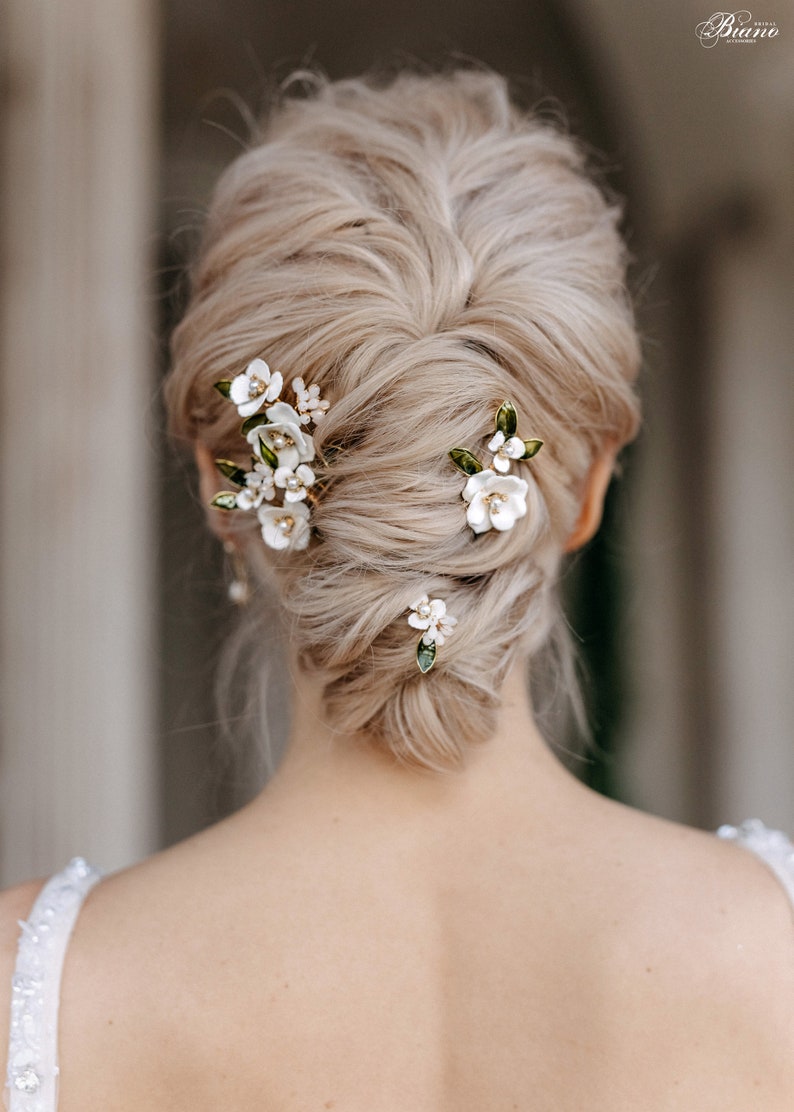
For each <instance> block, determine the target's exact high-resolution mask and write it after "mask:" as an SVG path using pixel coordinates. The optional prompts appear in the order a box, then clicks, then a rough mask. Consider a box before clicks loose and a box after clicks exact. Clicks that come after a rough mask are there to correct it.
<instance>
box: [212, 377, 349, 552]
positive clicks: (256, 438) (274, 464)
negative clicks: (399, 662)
mask: <svg viewBox="0 0 794 1112" xmlns="http://www.w3.org/2000/svg"><path fill="white" fill-rule="evenodd" d="M215 387H216V389H217V390H218V391H219V392H220V393H221V394H223V396H224V397H225V398H228V399H229V401H231V402H232V403H233V404H234V405H236V406H237V412H238V413H239V414H240V416H241V417H243V418H245V421H244V424H243V427H242V432H243V435H244V436H245V438H246V440H247V441H248V443H249V444H250V445H251V453H252V458H251V470H250V471H245V470H244V469H243V468H241V467H238V466H237V465H236V464H234V463H232V462H231V461H229V460H222V459H221V460H216V461H215V463H216V464H217V466H218V468H219V470H220V471H222V472H223V474H224V475H225V476H226V477H227V478H228V479H231V481H232V482H233V483H234V484H235V486H237V487H238V488H239V489H238V490H237V491H236V492H232V491H221V492H220V493H219V494H216V495H215V497H214V498H213V499H212V505H213V506H217V507H218V508H219V509H224V510H246V511H249V512H250V511H255V512H256V515H257V517H258V519H259V523H260V525H261V528H262V538H263V540H264V542H265V544H267V545H269V546H270V548H277V549H302V548H306V546H307V545H308V543H309V537H310V535H311V534H310V525H309V517H310V514H309V507H308V505H307V499H309V498H310V497H311V496H312V493H313V492H312V490H311V488H312V487H313V486H314V483H315V479H316V476H315V474H314V471H312V469H311V467H310V466H309V464H310V463H313V462H314V460H315V451H314V441H313V440H312V437H311V436H310V434H309V433H308V432H306V431H305V426H307V425H308V424H310V423H313V424H315V425H316V424H317V423H318V422H319V421H321V420H322V418H323V417H324V416H325V414H326V413H327V412H328V408H329V405H330V403H329V402H327V401H325V400H323V399H322V398H321V397H320V388H319V387H318V386H308V387H307V386H306V384H305V383H304V381H303V379H302V378H294V379H293V380H292V390H293V393H294V394H295V405H294V406H292V405H289V403H287V402H285V401H281V400H280V394H281V391H282V389H283V387H284V380H283V377H282V375H281V374H280V373H279V372H278V371H275V372H274V371H271V370H270V367H268V365H267V363H266V362H265V361H264V359H254V360H253V361H252V362H251V363H249V364H248V366H247V367H246V369H245V370H244V371H243V372H242V374H239V375H236V376H235V378H233V379H231V381H225V380H224V381H222V382H216V383H215ZM268 402H271V403H272V404H271V405H268V406H267V408H266V409H265V411H264V413H263V414H261V417H260V410H261V409H262V407H263V406H265V405H267V403H268ZM279 494H280V495H281V498H282V502H281V505H278V504H272V505H270V504H266V503H275V501H276V497H277V495H279Z"/></svg>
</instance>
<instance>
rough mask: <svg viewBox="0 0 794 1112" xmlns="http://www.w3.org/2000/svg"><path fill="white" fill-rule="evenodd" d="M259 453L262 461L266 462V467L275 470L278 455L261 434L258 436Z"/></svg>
mask: <svg viewBox="0 0 794 1112" xmlns="http://www.w3.org/2000/svg"><path fill="white" fill-rule="evenodd" d="M259 454H260V456H261V457H262V462H263V463H266V464H267V465H268V467H272V468H273V470H274V471H275V470H276V468H277V467H278V456H277V455H276V453H275V452H274V451H273V449H272V448H269V447H268V445H267V443H266V442H265V439H264V437H262V436H260V437H259Z"/></svg>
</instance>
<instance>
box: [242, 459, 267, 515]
mask: <svg viewBox="0 0 794 1112" xmlns="http://www.w3.org/2000/svg"><path fill="white" fill-rule="evenodd" d="M275 496H276V487H275V483H274V481H273V468H272V467H268V465H267V464H266V463H255V464H254V469H253V471H248V472H246V476H245V486H244V487H243V488H242V490H238V492H237V506H238V508H239V509H241V510H258V509H259V507H260V506H261V505H262V503H263V502H264V501H265V499H267V501H268V502H272V501H273V499H274V498H275Z"/></svg>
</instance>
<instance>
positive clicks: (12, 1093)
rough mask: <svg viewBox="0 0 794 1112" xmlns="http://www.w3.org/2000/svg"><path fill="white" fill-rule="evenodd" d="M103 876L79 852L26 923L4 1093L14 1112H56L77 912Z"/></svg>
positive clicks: (41, 897) (44, 890)
mask: <svg viewBox="0 0 794 1112" xmlns="http://www.w3.org/2000/svg"><path fill="white" fill-rule="evenodd" d="M100 876H101V873H100V872H99V871H98V870H97V869H93V868H92V867H91V866H90V865H88V864H87V863H86V862H85V861H84V860H83V859H82V857H75V858H74V859H73V860H72V861H70V862H69V864H68V865H67V866H66V868H65V869H64V870H63V871H62V872H60V873H57V874H56V875H55V876H54V877H52V879H51V880H48V881H47V883H46V884H45V885H44V887H43V888H42V890H41V892H40V893H39V895H38V898H37V899H36V902H35V903H34V905H33V908H32V910H31V912H30V915H29V917H28V919H27V922H24V923H20V928H21V933H20V936H19V945H18V948H17V961H16V967H15V970H14V977H13V981H12V985H11V1030H10V1038H9V1046H8V1072H7V1075H6V1090H5V1093H4V1096H5V1103H6V1107H7V1108H8V1110H9V1112H55V1110H56V1109H57V1107H58V1004H59V998H60V990H61V970H62V969H63V959H64V955H65V953H66V947H67V945H68V943H69V938H70V936H71V933H72V930H73V928H74V924H75V920H76V919H77V914H78V912H79V911H80V908H81V907H82V904H83V900H84V899H85V897H86V896H87V895H88V893H89V892H90V891H91V889H92V888H93V886H94V885H95V884H96V882H97V881H98V880H99V879H100Z"/></svg>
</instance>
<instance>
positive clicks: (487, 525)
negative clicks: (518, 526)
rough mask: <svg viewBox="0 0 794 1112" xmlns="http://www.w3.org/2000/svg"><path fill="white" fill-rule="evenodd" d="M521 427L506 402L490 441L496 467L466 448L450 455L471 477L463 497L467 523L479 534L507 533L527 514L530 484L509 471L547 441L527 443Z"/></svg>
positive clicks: (513, 408)
mask: <svg viewBox="0 0 794 1112" xmlns="http://www.w3.org/2000/svg"><path fill="white" fill-rule="evenodd" d="M517 428H518V416H517V414H516V408H515V406H514V405H513V403H512V402H509V401H504V402H502V404H501V405H500V406H499V408H498V410H497V411H496V430H495V432H494V435H493V436H492V437H491V439H490V440H489V441H488V450H489V451H490V452H491V453H493V461H492V464H493V466H492V467H483V465H482V463H481V462H480V460H479V459H477V457H476V456H475V455H473V454H472V453H471V452H469V451H468V450H467V449H466V448H451V449H450V451H449V453H448V455H449V458H450V459H451V460H452V462H453V463H454V464H455V466H456V467H457V469H458V471H461V472H462V473H463V474H464V475H467V476H468V482H467V483H466V486H465V487H464V488H463V491H462V493H461V497H462V498H463V500H464V501H465V502H466V503H467V507H466V520H467V521H468V523H469V525H470V526H471V528H472V531H473V532H474V533H475V535H476V534H479V533H486V532H488V530H489V529H496V530H498V531H499V532H506V531H507V530H508V529H512V528H513V526H514V525H515V523H516V521H517V520H518V519H519V518H520V517H523V516H524V514H525V513H526V512H527V502H526V497H527V491H528V489H529V487H528V485H527V482H526V480H525V479H520V478H518V477H517V476H515V475H509V474H507V472H508V471H509V470H510V465H511V463H512V462H513V461H514V460H525V459H532V457H533V456H536V455H537V454H538V452H539V451H540V449H541V448H542V447H543V441H542V440H536V439H533V440H523V439H522V438H521V437H520V436H518V435H517V434H516V430H517ZM494 469H495V470H494Z"/></svg>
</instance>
